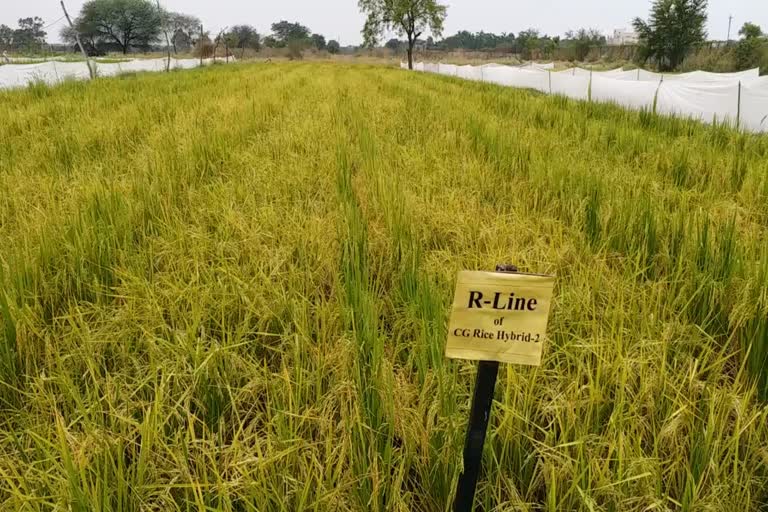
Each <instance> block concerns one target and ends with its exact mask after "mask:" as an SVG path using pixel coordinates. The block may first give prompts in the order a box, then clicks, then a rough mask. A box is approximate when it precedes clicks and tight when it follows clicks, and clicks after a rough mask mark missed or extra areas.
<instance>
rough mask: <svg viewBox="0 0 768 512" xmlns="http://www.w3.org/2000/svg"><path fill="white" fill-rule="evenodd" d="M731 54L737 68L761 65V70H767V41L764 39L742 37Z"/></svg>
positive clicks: (750, 67)
mask: <svg viewBox="0 0 768 512" xmlns="http://www.w3.org/2000/svg"><path fill="white" fill-rule="evenodd" d="M733 54H734V60H735V63H736V67H737V68H738V69H752V68H756V67H762V68H763V69H762V71H763V72H768V69H766V68H768V43H767V42H766V41H765V40H764V39H760V38H757V37H751V38H748V39H742V40H741V41H739V44H737V45H736V47H735V48H734V51H733Z"/></svg>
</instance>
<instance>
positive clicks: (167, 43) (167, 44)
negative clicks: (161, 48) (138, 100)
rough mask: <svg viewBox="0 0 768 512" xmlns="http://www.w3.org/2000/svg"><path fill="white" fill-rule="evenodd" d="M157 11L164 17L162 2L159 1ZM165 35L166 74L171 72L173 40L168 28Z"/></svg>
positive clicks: (165, 28)
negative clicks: (166, 53) (169, 35)
mask: <svg viewBox="0 0 768 512" xmlns="http://www.w3.org/2000/svg"><path fill="white" fill-rule="evenodd" d="M157 10H158V11H159V12H160V15H161V16H162V15H163V8H162V7H160V0H157ZM163 25H165V20H164V21H163ZM163 33H164V34H165V49H166V50H167V51H168V62H167V63H166V64H165V72H166V73H167V72H168V71H170V70H171V39H170V38H169V37H168V27H167V26H164V27H163Z"/></svg>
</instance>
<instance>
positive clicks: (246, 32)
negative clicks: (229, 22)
mask: <svg viewBox="0 0 768 512" xmlns="http://www.w3.org/2000/svg"><path fill="white" fill-rule="evenodd" d="M224 37H226V39H227V44H228V45H229V47H230V48H240V49H241V50H243V51H245V50H246V49H249V50H256V51H259V49H261V35H260V34H259V33H258V32H257V31H256V29H255V28H253V27H252V26H251V25H235V26H234V27H232V28H231V29H229V31H228V32H227V33H226V34H225V36H224Z"/></svg>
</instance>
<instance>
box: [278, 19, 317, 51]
mask: <svg viewBox="0 0 768 512" xmlns="http://www.w3.org/2000/svg"><path fill="white" fill-rule="evenodd" d="M311 33H312V32H311V31H310V30H309V28H307V27H305V26H304V25H302V24H300V23H290V22H288V21H285V20H281V21H279V22H277V23H273V24H272V37H273V38H274V40H275V41H276V42H277V44H278V45H279V46H278V47H281V48H282V47H285V46H288V44H289V43H294V44H295V43H300V44H301V45H309V43H310V38H309V35H310V34H311Z"/></svg>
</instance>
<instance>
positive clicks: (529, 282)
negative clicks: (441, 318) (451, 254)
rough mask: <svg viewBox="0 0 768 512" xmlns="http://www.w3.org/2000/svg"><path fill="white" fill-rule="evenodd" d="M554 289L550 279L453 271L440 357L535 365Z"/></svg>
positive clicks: (553, 281) (539, 356) (547, 277)
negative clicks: (454, 276)
mask: <svg viewBox="0 0 768 512" xmlns="http://www.w3.org/2000/svg"><path fill="white" fill-rule="evenodd" d="M554 286H555V278H554V276H544V275H536V274H507V273H501V272H471V271H466V270H464V271H461V272H459V277H458V279H457V280H456V295H455V297H454V299H453V310H452V312H451V321H450V323H449V325H448V343H447V344H446V348H445V355H446V357H450V358H453V359H474V360H481V361H498V362H501V363H517V364H526V365H532V366H539V365H540V364H541V353H542V347H543V345H544V339H545V336H546V331H547V320H548V319H549V309H550V304H551V302H552V290H553V288H554Z"/></svg>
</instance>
